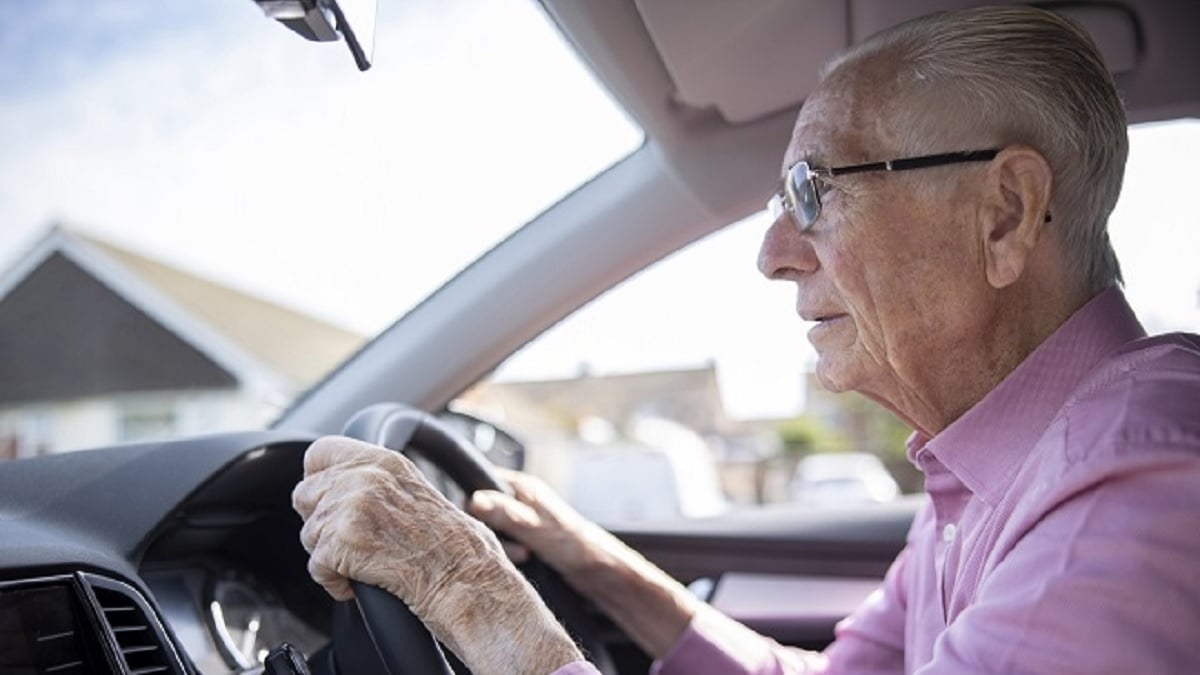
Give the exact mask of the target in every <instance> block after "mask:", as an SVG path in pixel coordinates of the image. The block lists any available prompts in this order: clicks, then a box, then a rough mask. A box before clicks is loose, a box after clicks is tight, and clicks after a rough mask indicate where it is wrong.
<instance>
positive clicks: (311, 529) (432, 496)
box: [292, 437, 582, 675]
mask: <svg viewBox="0 0 1200 675" xmlns="http://www.w3.org/2000/svg"><path fill="white" fill-rule="evenodd" d="M304 475H305V478H304V480H303V481H302V482H301V483H300V484H299V485H297V486H296V489H295V491H294V492H293V493H292V504H293V507H294V508H295V509H296V511H297V512H298V513H299V514H300V516H301V517H302V518H304V521H305V522H304V527H303V529H302V530H301V533H300V538H301V542H302V543H303V544H304V548H305V549H306V550H307V551H308V552H309V554H310V558H309V565H308V567H309V573H310V574H312V577H313V579H314V580H316V581H317V582H318V583H319V584H321V585H322V586H323V587H324V588H325V589H326V590H327V591H328V592H329V594H330V595H332V596H333V597H334V598H336V599H338V600H346V599H349V598H351V597H353V592H352V591H351V589H350V585H349V580H350V579H356V580H358V581H362V582H365V583H369V584H372V585H375V586H379V587H381V588H383V589H385V590H387V591H389V592H390V593H392V594H393V595H395V596H397V597H398V598H400V599H401V600H403V601H404V602H405V603H406V604H407V605H408V607H409V608H410V609H411V610H412V611H413V613H414V614H416V615H417V617H419V618H420V619H421V621H423V622H424V623H425V625H426V626H427V627H429V629H430V631H431V632H432V633H433V634H434V636H435V637H436V638H437V639H439V640H441V641H442V642H443V643H445V644H446V646H448V647H449V648H450V649H451V650H453V651H454V652H455V654H457V655H458V656H459V658H460V659H462V660H463V662H464V663H465V664H466V665H467V666H468V667H469V668H470V669H471V671H472V672H474V673H476V674H477V675H486V674H489V673H496V674H500V673H504V674H505V675H508V674H512V673H529V674H531V675H533V674H536V675H545V674H546V673H550V672H553V671H554V670H555V669H557V668H558V667H560V666H563V665H565V664H567V663H570V662H572V661H576V660H580V659H581V658H582V657H581V655H580V653H579V651H578V650H577V649H576V648H575V645H574V643H573V642H572V641H571V639H570V638H569V637H568V636H567V635H566V633H565V631H563V629H562V627H561V626H559V624H558V623H557V621H556V620H555V619H554V617H553V615H551V614H550V612H549V610H548V609H546V607H545V605H544V604H542V602H541V600H540V598H538V597H537V594H536V593H535V592H534V590H533V589H532V588H531V587H530V586H529V584H528V583H527V582H526V581H525V579H524V578H523V577H522V576H521V574H520V573H519V572H518V571H517V570H516V568H514V567H513V566H512V564H511V563H510V562H509V561H508V560H507V558H506V557H505V555H504V553H503V550H502V549H501V547H500V544H499V542H498V541H497V540H496V537H495V536H494V535H493V534H492V533H491V532H490V531H489V530H488V529H487V528H486V527H484V526H483V525H482V524H480V523H479V522H478V521H476V520H474V519H472V518H470V517H469V516H467V515H466V514H464V513H463V512H462V511H460V510H459V509H458V508H457V507H455V506H454V505H453V504H451V503H450V502H449V501H448V500H446V499H445V498H444V497H443V496H442V495H441V494H439V493H438V492H437V491H436V490H434V489H433V487H432V486H430V485H429V483H427V482H426V481H425V480H424V478H423V477H422V476H421V474H420V471H419V470H418V469H417V468H416V466H414V465H413V464H412V462H409V461H408V460H407V459H405V458H404V457H403V456H402V455H400V454H399V453H396V452H392V451H390V450H385V449H383V448H379V447H376V446H373V445H370V444H368V443H364V442H362V441H356V440H352V439H348V438H337V437H327V438H322V439H320V440H318V441H317V442H315V443H313V444H312V446H311V447H310V448H309V449H308V452H307V453H306V454H305V456H304Z"/></svg>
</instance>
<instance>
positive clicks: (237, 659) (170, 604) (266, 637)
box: [142, 563, 328, 675]
mask: <svg viewBox="0 0 1200 675" xmlns="http://www.w3.org/2000/svg"><path fill="white" fill-rule="evenodd" d="M142 577H143V579H144V580H145V581H146V584H147V585H148V586H149V587H150V589H151V591H152V592H153V593H154V597H155V600H156V601H157V603H158V606H159V608H160V609H161V611H162V613H163V615H164V618H165V619H166V623H167V624H168V625H169V626H170V628H171V630H172V631H173V632H174V633H175V637H176V638H177V639H178V641H179V643H180V645H182V647H183V649H184V651H186V652H187V654H188V656H189V657H191V659H192V662H193V663H194V664H195V665H196V668H197V670H199V672H200V673H202V675H227V674H228V673H242V672H257V670H258V669H259V668H261V667H262V662H263V659H264V658H265V657H266V655H267V652H268V650H270V649H271V648H273V647H275V646H277V645H279V644H280V643H281V642H290V643H292V644H293V645H295V646H296V647H298V648H299V649H300V650H301V651H302V652H304V653H305V654H309V655H311V654H313V653H315V652H316V651H317V650H319V649H321V648H322V647H323V646H324V645H325V644H326V643H327V642H328V638H327V636H325V635H324V634H322V633H321V632H319V631H317V630H316V629H314V628H313V627H311V626H309V625H308V624H306V623H305V622H304V621H303V620H301V619H300V618H299V617H298V616H296V615H295V614H294V613H293V612H292V611H290V610H289V609H288V608H287V607H286V605H285V604H284V603H283V601H282V599H281V596H280V594H279V592H278V591H277V590H276V589H275V588H274V587H273V586H272V585H271V583H270V582H269V581H267V580H264V579H261V578H258V577H256V576H255V575H253V574H251V573H249V572H247V571H245V570H238V569H231V568H228V567H224V568H222V567H220V566H218V565H216V564H211V563H210V564H201V565H198V566H195V567H188V568H178V569H157V570H153V571H145V572H143V574H142Z"/></svg>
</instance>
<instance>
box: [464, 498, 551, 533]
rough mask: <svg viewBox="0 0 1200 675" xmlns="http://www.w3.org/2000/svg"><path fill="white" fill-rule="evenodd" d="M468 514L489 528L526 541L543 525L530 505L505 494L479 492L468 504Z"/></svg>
mask: <svg viewBox="0 0 1200 675" xmlns="http://www.w3.org/2000/svg"><path fill="white" fill-rule="evenodd" d="M467 512H468V513H470V514H471V515H473V516H475V517H476V518H478V519H479V520H481V521H483V522H484V523H485V524H486V525H488V526H489V527H491V528H493V529H496V530H499V531H501V532H504V533H507V534H509V535H512V536H513V537H516V538H517V539H524V538H525V536H526V535H528V534H530V533H531V532H532V531H534V530H536V529H537V528H538V527H539V526H541V524H542V518H541V516H539V515H538V513H537V511H534V510H533V509H532V508H530V506H529V505H527V504H525V503H523V502H521V501H518V500H517V499H514V498H512V497H509V496H508V495H506V494H504V493H503V492H496V491H495V490H478V491H476V492H475V493H474V494H472V495H471V501H469V502H468V503H467Z"/></svg>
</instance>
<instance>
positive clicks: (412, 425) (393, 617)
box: [343, 403, 616, 675]
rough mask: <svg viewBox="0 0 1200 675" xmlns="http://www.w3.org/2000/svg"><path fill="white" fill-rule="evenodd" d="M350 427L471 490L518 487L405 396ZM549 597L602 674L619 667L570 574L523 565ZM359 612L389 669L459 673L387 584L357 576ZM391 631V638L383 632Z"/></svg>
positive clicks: (393, 674)
mask: <svg viewBox="0 0 1200 675" xmlns="http://www.w3.org/2000/svg"><path fill="white" fill-rule="evenodd" d="M343 434H344V435H346V436H348V437H350V438H357V439H359V440H363V441H367V442H370V443H374V444H376V445H380V446H382V447H385V448H388V449H389V450H395V451H397V452H399V451H401V450H406V449H407V450H410V451H413V452H416V453H417V454H420V455H421V456H422V457H424V458H425V459H426V460H428V461H429V462H431V463H432V464H433V465H434V466H436V467H437V468H438V469H439V470H441V471H443V472H444V473H445V474H446V475H447V476H448V477H449V478H450V479H451V480H452V481H454V482H455V483H456V484H457V485H458V486H459V487H460V488H462V490H463V491H464V492H465V493H466V494H467V495H470V494H471V493H472V492H474V491H475V490H498V491H500V492H504V493H506V494H512V489H511V488H510V487H509V485H508V484H507V483H506V482H505V481H504V480H503V479H501V478H500V477H499V476H498V475H497V474H496V472H495V471H494V470H493V468H492V465H491V463H490V462H488V460H487V459H486V458H485V457H484V456H483V454H482V453H480V452H479V450H478V449H477V448H475V446H474V445H472V444H471V443H470V442H468V441H467V440H466V439H464V438H462V437H461V436H460V435H459V434H458V433H456V432H455V431H454V430H452V429H451V428H450V427H448V426H447V425H445V424H443V423H442V422H441V421H440V420H438V419H437V418H436V417H434V416H432V415H430V414H428V413H426V412H424V411H421V410H417V409H415V408H412V407H409V406H406V405H403V404H399V403H381V404H377V405H373V406H370V407H368V408H365V409H364V410H362V411H360V412H359V413H357V414H355V415H354V417H352V418H351V419H350V421H349V422H348V423H347V424H346V427H345V429H344V430H343ZM520 569H521V571H522V572H523V573H524V574H525V576H526V578H527V579H529V581H530V583H532V584H533V585H534V587H535V588H536V589H537V591H538V593H539V594H540V595H541V597H542V600H543V601H544V602H545V603H546V604H547V605H548V606H549V607H550V609H551V611H553V612H554V614H555V616H557V617H558V619H559V621H560V622H562V623H563V624H564V626H565V627H566V629H567V631H568V633H570V634H571V636H572V638H573V639H575V640H576V642H577V643H580V645H581V647H582V648H583V650H584V652H585V654H587V656H588V657H589V659H590V660H591V661H592V663H593V665H595V666H596V667H597V668H598V669H599V670H600V671H601V672H602V673H608V674H614V675H615V673H616V668H615V666H614V665H613V662H612V658H611V656H610V655H609V654H608V651H607V649H606V648H605V647H604V645H603V643H601V642H600V641H599V640H598V639H596V637H595V635H596V631H595V627H594V625H593V624H594V620H593V619H592V617H591V616H589V615H588V614H587V613H586V612H585V611H584V610H583V606H584V601H583V599H582V598H581V597H580V596H579V594H578V593H577V592H576V591H575V590H574V589H572V588H571V587H570V586H568V585H567V583H566V581H564V580H563V578H562V576H561V575H559V574H558V573H557V572H556V571H554V570H553V569H551V568H550V567H548V566H547V565H545V564H544V563H542V562H541V561H539V560H536V559H531V560H530V561H529V562H526V563H523V564H522V565H520ZM351 586H352V587H353V589H354V596H355V599H354V601H353V602H355V603H356V604H357V607H358V611H359V613H360V614H361V616H362V621H363V623H364V624H365V626H366V630H367V633H368V634H369V635H370V638H371V642H373V643H374V645H375V650H376V652H377V653H378V655H379V659H380V661H381V662H382V664H383V667H384V669H385V670H386V671H387V672H388V673H389V675H415V674H417V673H420V674H421V675H424V674H426V673H429V674H430V675H454V671H453V670H452V669H451V667H450V664H449V662H448V661H447V658H446V656H445V654H444V653H443V652H442V648H441V646H440V645H439V644H438V642H437V640H435V639H434V637H433V635H432V634H431V633H430V632H429V630H428V629H427V628H426V627H425V625H424V624H423V623H421V620H420V619H418V618H417V617H416V615H414V614H413V613H412V611H411V610H409V608H408V607H407V606H406V605H405V604H404V602H402V601H401V600H400V599H399V598H397V597H396V596H394V595H392V594H391V593H388V592H387V591H385V590H383V589H381V588H378V587H376V586H372V585H370V584H364V583H361V582H358V581H351ZM384 636H386V639H383V638H384Z"/></svg>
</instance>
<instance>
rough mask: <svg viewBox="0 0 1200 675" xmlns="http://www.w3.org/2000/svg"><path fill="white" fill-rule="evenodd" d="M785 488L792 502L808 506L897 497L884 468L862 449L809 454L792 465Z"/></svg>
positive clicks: (892, 479)
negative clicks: (791, 473) (790, 474)
mask: <svg viewBox="0 0 1200 675" xmlns="http://www.w3.org/2000/svg"><path fill="white" fill-rule="evenodd" d="M789 490H790V492H791V495H792V499H793V500H794V501H796V502H798V503H800V504H807V505H810V506H846V505H849V504H870V503H878V502H889V501H891V500H893V499H895V498H896V497H899V496H900V486H899V485H897V484H896V479H895V478H892V474H890V473H888V470H887V467H885V466H884V465H883V462H881V461H880V460H879V458H878V457H876V456H875V455H871V454H868V453H865V452H840V453H828V454H820V455H809V456H808V457H805V458H804V459H802V460H800V463H799V464H797V465H796V473H795V474H794V475H793V476H792V482H791V484H790V486H789Z"/></svg>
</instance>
